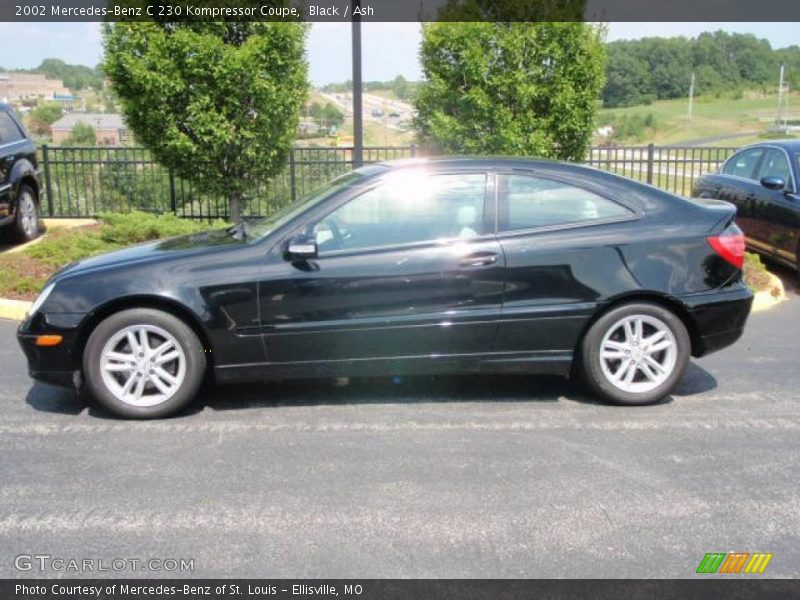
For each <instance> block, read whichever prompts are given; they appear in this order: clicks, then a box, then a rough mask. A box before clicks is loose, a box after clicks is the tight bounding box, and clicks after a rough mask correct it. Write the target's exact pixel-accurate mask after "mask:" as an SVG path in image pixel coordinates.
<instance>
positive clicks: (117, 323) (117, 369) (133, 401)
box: [83, 308, 206, 419]
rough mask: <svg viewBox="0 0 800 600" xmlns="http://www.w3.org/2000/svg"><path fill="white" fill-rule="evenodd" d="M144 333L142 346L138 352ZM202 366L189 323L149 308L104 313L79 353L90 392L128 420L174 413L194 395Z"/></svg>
mask: <svg viewBox="0 0 800 600" xmlns="http://www.w3.org/2000/svg"><path fill="white" fill-rule="evenodd" d="M143 335H144V339H145V343H146V345H147V349H146V350H145V351H143V352H140V350H141V348H142V336H143ZM205 371H206V358H205V353H204V348H203V344H201V343H200V340H199V339H198V337H197V335H195V333H194V331H192V328H191V327H189V326H188V325H187V324H186V323H184V322H183V321H181V320H180V319H178V318H177V317H175V316H173V315H171V314H169V313H166V312H162V311H160V310H154V309H151V308H136V309H131V310H124V311H121V312H118V313H115V314H113V315H111V316H110V317H108V318H106V319H105V320H104V321H102V322H101V323H100V324H99V325H98V326H97V327H96V328H95V329H94V331H93V332H92V334H91V335H90V336H89V340H88V341H87V343H86V349H85V351H84V354H83V373H84V377H85V379H86V386H87V388H88V390H89V392H90V393H91V395H92V396H93V397H94V398H95V399H97V401H98V402H100V404H102V405H103V406H104V407H105V408H107V409H108V410H110V411H111V412H113V413H114V414H115V415H118V416H120V417H125V418H130V419H154V418H158V417H165V416H168V415H172V414H175V413H176V412H178V411H179V410H180V409H182V408H183V407H185V406H186V405H187V404H189V402H191V400H192V399H193V398H194V396H195V394H196V393H197V390H198V389H199V387H200V384H201V383H202V381H203V376H204V374H205ZM142 381H143V383H141V382H142Z"/></svg>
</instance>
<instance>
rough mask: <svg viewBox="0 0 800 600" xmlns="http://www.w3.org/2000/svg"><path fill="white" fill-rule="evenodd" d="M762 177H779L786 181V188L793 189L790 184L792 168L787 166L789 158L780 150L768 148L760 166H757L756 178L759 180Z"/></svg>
mask: <svg viewBox="0 0 800 600" xmlns="http://www.w3.org/2000/svg"><path fill="white" fill-rule="evenodd" d="M764 177H780V178H781V179H783V180H784V181H785V182H786V189H787V190H789V191H790V192H791V191H794V186H793V184H792V169H791V167H790V166H789V159H788V158H786V154H784V153H783V151H781V150H777V149H775V148H770V149H769V150H767V154H766V155H765V156H764V160H762V161H761V166H759V167H758V174H757V175H756V179H758V180H761V179H762V178H764Z"/></svg>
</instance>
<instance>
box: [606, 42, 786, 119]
mask: <svg viewBox="0 0 800 600" xmlns="http://www.w3.org/2000/svg"><path fill="white" fill-rule="evenodd" d="M608 58H609V60H608V66H607V71H606V80H607V83H606V87H605V90H604V91H603V103H604V104H605V106H607V107H614V106H630V105H633V104H641V103H643V102H645V101H646V100H647V99H650V98H659V99H669V98H682V97H685V96H686V95H687V94H688V93H689V82H690V81H691V77H692V73H693V72H694V73H695V76H696V88H695V92H696V93H698V94H715V95H720V94H731V93H733V94H739V95H740V94H741V91H742V90H744V89H748V88H749V89H759V90H767V89H775V88H776V87H777V83H778V71H779V68H780V65H781V64H786V65H787V67H788V76H789V78H790V85H791V87H792V88H793V89H794V87H796V85H799V84H800V48H799V47H797V46H793V47H789V48H783V49H781V50H772V48H771V47H770V45H769V42H768V41H767V40H760V39H758V38H756V37H755V36H753V35H751V34H740V33H727V32H724V31H715V32H704V33H701V34H700V35H699V36H697V37H696V38H694V39H687V38H684V37H677V38H644V39H641V40H635V41H617V42H613V43H611V44H609V45H608Z"/></svg>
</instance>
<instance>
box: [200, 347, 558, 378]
mask: <svg viewBox="0 0 800 600" xmlns="http://www.w3.org/2000/svg"><path fill="white" fill-rule="evenodd" d="M571 364H572V352H571V351H556V352H549V351H548V352H492V353H486V354H448V355H429V356H401V357H388V358H361V359H341V360H325V361H297V362H280V363H250V364H243V365H224V366H218V367H215V369H214V375H215V377H216V380H217V382H218V383H228V382H236V381H257V380H260V379H298V378H300V379H304V378H315V377H344V376H353V377H359V376H361V377H370V376H386V375H436V374H459V373H487V374H488V373H529V374H553V375H564V376H566V375H568V374H569V371H570V367H571Z"/></svg>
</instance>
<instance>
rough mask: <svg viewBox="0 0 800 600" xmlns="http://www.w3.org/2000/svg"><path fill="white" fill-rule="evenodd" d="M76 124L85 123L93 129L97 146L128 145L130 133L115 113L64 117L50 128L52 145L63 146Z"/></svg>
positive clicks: (120, 117)
mask: <svg viewBox="0 0 800 600" xmlns="http://www.w3.org/2000/svg"><path fill="white" fill-rule="evenodd" d="M78 123H86V124H87V125H91V127H92V128H93V129H94V132H95V136H96V138H97V145H98V146H125V145H127V144H128V143H130V133H129V132H128V128H127V127H125V123H124V121H123V120H122V115H119V114H115V113H71V114H68V115H64V116H63V117H61V118H60V119H59V120H58V121H56V122H55V123H53V124H52V125H51V126H50V130H51V131H52V133H53V143H54V144H63V143H64V140H66V139H67V138H68V137H69V136H70V135H71V134H72V129H73V128H74V127H75V125H77V124H78Z"/></svg>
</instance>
